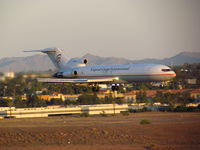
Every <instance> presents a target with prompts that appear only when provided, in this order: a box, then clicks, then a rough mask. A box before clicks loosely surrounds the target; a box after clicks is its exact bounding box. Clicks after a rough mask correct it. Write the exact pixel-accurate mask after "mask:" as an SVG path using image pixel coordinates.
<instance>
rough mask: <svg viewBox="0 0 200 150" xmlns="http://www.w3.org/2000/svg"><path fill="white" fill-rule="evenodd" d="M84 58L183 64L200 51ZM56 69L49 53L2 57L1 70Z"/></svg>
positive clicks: (194, 59) (102, 61) (95, 61)
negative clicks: (150, 56)
mask: <svg viewBox="0 0 200 150" xmlns="http://www.w3.org/2000/svg"><path fill="white" fill-rule="evenodd" d="M83 58H86V59H88V64H89V65H103V64H130V63H135V64H143V63H155V64H164V65H181V64H184V63H197V62H200V52H182V53H180V54H178V55H176V56H173V57H170V58H165V59H142V60H129V59H125V58H119V57H99V56H94V55H92V54H86V55H84V56H83ZM50 69H51V70H55V69H56V68H55V67H54V65H53V64H52V62H51V61H50V59H49V58H48V56H47V55H33V56H27V57H11V58H3V59H0V72H9V71H13V72H29V71H33V72H36V71H37V72H40V71H48V70H50Z"/></svg>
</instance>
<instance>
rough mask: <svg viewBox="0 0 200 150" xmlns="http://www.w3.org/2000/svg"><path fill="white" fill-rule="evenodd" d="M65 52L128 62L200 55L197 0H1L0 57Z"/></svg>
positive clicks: (198, 4)
mask: <svg viewBox="0 0 200 150" xmlns="http://www.w3.org/2000/svg"><path fill="white" fill-rule="evenodd" d="M47 47H59V48H64V50H65V53H66V54H67V55H68V57H69V58H71V57H81V56H83V55H84V54H86V53H91V54H94V55H99V56H104V57H107V56H116V57H125V58H128V59H141V58H165V57H170V56H173V55H175V54H177V53H179V52H182V51H191V52H192V51H194V52H197V51H200V0H0V58H3V57H13V56H17V57H19V56H26V55H32V54H27V53H26V54H25V53H23V52H22V51H23V50H31V49H42V48H47Z"/></svg>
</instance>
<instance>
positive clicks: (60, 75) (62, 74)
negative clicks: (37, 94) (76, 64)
mask: <svg viewBox="0 0 200 150" xmlns="http://www.w3.org/2000/svg"><path fill="white" fill-rule="evenodd" d="M77 76H78V71H77V70H69V71H64V72H57V73H55V74H54V75H53V77H56V78H71V77H77Z"/></svg>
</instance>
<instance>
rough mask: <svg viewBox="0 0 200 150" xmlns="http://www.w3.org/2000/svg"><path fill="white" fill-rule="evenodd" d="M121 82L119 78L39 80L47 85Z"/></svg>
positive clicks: (38, 79)
mask: <svg viewBox="0 0 200 150" xmlns="http://www.w3.org/2000/svg"><path fill="white" fill-rule="evenodd" d="M115 80H119V79H118V78H117V77H110V78H89V79H88V78H87V79H82V78H76V79H65V78H37V81H38V82H46V83H99V82H112V81H115Z"/></svg>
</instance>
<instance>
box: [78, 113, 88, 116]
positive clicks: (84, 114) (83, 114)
mask: <svg viewBox="0 0 200 150" xmlns="http://www.w3.org/2000/svg"><path fill="white" fill-rule="evenodd" d="M80 116H81V117H89V114H88V113H81V114H80Z"/></svg>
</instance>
